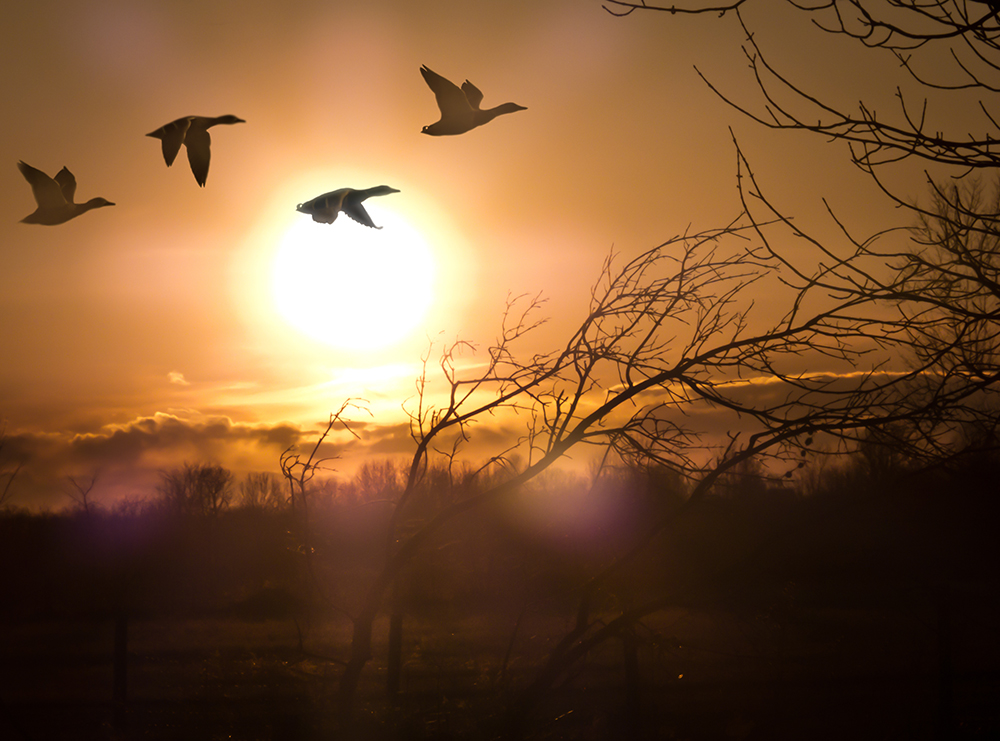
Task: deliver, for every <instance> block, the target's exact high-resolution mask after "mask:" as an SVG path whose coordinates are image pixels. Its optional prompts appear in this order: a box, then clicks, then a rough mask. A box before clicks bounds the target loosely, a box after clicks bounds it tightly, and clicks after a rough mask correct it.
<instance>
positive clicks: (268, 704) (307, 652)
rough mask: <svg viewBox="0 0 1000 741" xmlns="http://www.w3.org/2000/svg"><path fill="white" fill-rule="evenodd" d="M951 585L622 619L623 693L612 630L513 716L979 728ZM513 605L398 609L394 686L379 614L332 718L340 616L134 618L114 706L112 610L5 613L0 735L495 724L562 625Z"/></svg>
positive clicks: (430, 734)
mask: <svg viewBox="0 0 1000 741" xmlns="http://www.w3.org/2000/svg"><path fill="white" fill-rule="evenodd" d="M958 592H959V594H958V596H957V597H956V598H955V599H953V601H952V607H951V608H950V609H948V610H946V611H944V612H942V611H941V610H939V609H934V608H933V606H930V607H928V609H916V608H909V609H907V610H900V609H898V608H879V607H869V608H865V609H859V608H855V609H849V610H848V609H822V610H820V609H806V608H799V609H794V610H786V611H785V612H784V614H780V615H778V614H771V615H764V614H739V613H737V612H734V611H731V610H723V609H717V608H712V609H710V608H707V607H705V608H692V607H689V608H684V609H680V608H678V609H670V610H664V611H662V612H660V613H658V614H656V615H655V616H654V618H653V619H651V620H648V621H646V622H645V624H644V626H643V628H644V629H643V630H642V631H641V632H639V633H637V639H638V644H637V645H638V658H639V664H638V685H637V686H638V693H637V695H635V696H634V697H630V696H629V695H628V693H627V692H626V685H627V681H626V673H625V670H624V661H623V651H622V643H621V642H620V641H609V642H607V643H605V644H603V645H602V646H601V647H600V649H599V650H597V651H595V652H593V653H592V654H591V655H589V656H588V659H587V661H586V662H585V663H584V664H583V665H582V666H580V667H578V668H577V669H576V670H574V673H573V674H572V675H571V676H569V677H565V678H564V679H563V680H562V683H561V684H560V685H559V686H558V687H557V688H556V689H554V690H553V691H551V692H549V693H547V694H546V696H545V697H544V698H543V700H542V701H541V702H540V703H539V704H538V705H537V706H536V707H535V708H534V710H533V711H532V712H531V714H530V717H529V718H527V719H526V720H525V722H524V724H523V725H522V726H521V729H522V731H523V735H524V736H525V737H527V738H536V739H556V738H573V739H604V738H623V737H628V738H643V737H645V738H663V739H765V738H766V739H784V738H787V739H793V738H809V739H858V738H880V739H882V738H907V739H932V738H942V737H945V736H944V735H943V732H942V730H941V728H942V726H941V724H942V723H947V727H949V728H951V729H952V735H950V736H947V737H949V738H969V739H973V738H984V739H985V738H994V737H996V736H995V735H994V734H995V733H997V731H998V730H1000V711H998V710H997V708H996V705H997V698H998V697H1000V672H997V671H996V667H997V666H1000V662H998V658H1000V639H998V635H997V630H996V627H995V624H994V623H992V622H991V618H992V617H993V616H995V614H996V607H997V605H996V603H995V602H996V598H995V597H993V598H991V599H986V600H985V601H984V600H983V598H982V597H983V596H982V595H981V594H979V593H978V592H977V591H976V588H973V587H970V588H967V589H965V590H964V593H963V592H962V590H958ZM518 618H519V614H517V613H516V612H515V611H513V610H511V611H509V612H508V613H507V614H502V615H500V616H498V615H497V614H492V615H490V616H486V615H468V614H463V613H462V612H461V611H459V610H444V611H442V614H439V615H423V616H420V617H408V618H407V619H406V620H405V622H404V642H403V656H404V663H403V674H402V678H401V689H400V692H399V694H398V695H397V696H396V697H395V699H393V700H390V699H389V698H388V697H387V695H386V689H385V687H386V664H385V658H384V657H385V655H386V644H385V636H386V635H387V630H388V625H387V621H386V620H381V621H380V622H379V623H377V624H376V637H377V642H376V645H375V646H374V655H375V658H374V660H373V662H372V663H371V664H370V665H369V667H368V670H367V671H366V674H365V680H364V685H363V687H362V692H361V698H360V703H359V704H360V707H359V708H358V709H357V711H356V713H355V718H354V720H353V724H352V725H351V726H350V728H347V727H346V726H345V723H344V722H343V719H342V718H341V717H340V714H339V712H338V709H337V703H336V697H337V694H336V691H337V678H338V676H339V673H340V671H341V669H342V667H341V665H340V664H339V663H338V662H337V659H338V658H340V657H342V656H343V655H344V654H345V646H346V645H347V643H348V641H349V639H350V623H349V621H348V620H347V619H346V618H341V619H339V620H334V619H321V618H319V617H314V618H313V619H312V621H311V623H310V624H309V625H308V626H305V625H303V624H302V623H301V622H299V623H296V622H295V621H293V620H288V619H281V620H275V619H261V620H246V619H237V618H234V617H232V616H218V617H202V618H197V619H195V618H180V617H174V618H158V619H147V620H133V621H131V622H130V623H129V625H128V664H127V699H126V702H125V703H124V704H119V705H118V706H117V710H118V714H117V715H116V704H115V703H114V702H113V699H112V698H113V683H114V677H113V674H114V672H113V661H112V657H113V646H114V625H113V623H112V622H111V621H109V620H95V621H54V620H50V621H44V622H33V623H27V622H22V623H8V624H6V625H4V626H3V640H2V642H0V647H2V649H0V665H2V670H0V698H2V700H3V702H4V707H3V713H2V716H3V717H2V718H0V737H2V738H4V739H7V738H10V739H26V740H35V739H45V740H47V739H67V740H69V739H73V740H74V741H77V740H79V741H87V740H89V739H95V740H96V739H164V740H166V739H192V740H200V739H205V740H206V741H207V740H209V739H213V740H215V739H218V740H220V741H221V740H222V739H236V740H240V741H251V740H254V741H255V740H258V739H259V740H262V741H263V740H271V739H273V740H275V741H278V740H279V739H281V740H285V739H287V740H290V741H295V739H339V738H345V737H354V738H365V739H369V738H370V739H446V738H471V739H488V738H502V737H507V736H508V735H509V734H510V733H511V727H510V725H509V724H508V723H507V722H506V719H505V717H504V715H503V713H504V710H505V709H506V708H507V707H508V706H509V704H510V702H511V701H512V700H514V699H515V698H516V697H517V691H518V690H519V689H521V688H523V687H524V686H525V685H526V683H527V682H528V681H529V680H530V678H531V677H532V676H533V675H534V673H535V672H536V671H537V670H538V668H539V667H540V665H541V663H542V661H543V660H544V658H545V656H546V655H547V654H548V652H549V651H550V650H551V648H552V646H553V644H554V642H555V641H557V640H558V639H559V638H560V637H561V636H562V635H564V634H565V632H566V631H567V630H568V629H569V627H570V624H569V621H568V619H567V618H565V617H561V616H557V615H554V614H543V613H531V612H527V613H524V614H523V615H520V622H519V624H518ZM942 621H944V622H942ZM515 624H517V632H516V634H514V627H515ZM942 626H944V628H942ZM300 629H301V630H302V635H303V637H304V642H303V647H304V650H300V648H299V636H300ZM942 630H944V631H946V632H942ZM512 635H513V640H512ZM379 638H381V640H380V641H379V640H378V639H379ZM508 646H510V647H511V650H510V653H509V654H508Z"/></svg>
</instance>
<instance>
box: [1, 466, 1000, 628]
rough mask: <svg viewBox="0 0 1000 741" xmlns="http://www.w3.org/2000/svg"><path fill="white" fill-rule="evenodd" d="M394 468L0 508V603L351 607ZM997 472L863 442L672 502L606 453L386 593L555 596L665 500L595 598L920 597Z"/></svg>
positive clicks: (481, 605)
mask: <svg viewBox="0 0 1000 741" xmlns="http://www.w3.org/2000/svg"><path fill="white" fill-rule="evenodd" d="M468 474H469V472H468V471H465V472H464V474H463V473H461V472H459V473H456V472H455V471H451V470H448V469H444V468H440V469H435V470H433V471H431V472H429V475H428V476H427V478H426V480H425V485H424V486H425V491H424V492H423V498H422V500H421V501H423V502H424V504H423V506H415V507H413V508H411V509H410V510H409V511H408V516H407V517H408V519H407V520H405V521H403V522H397V523H396V526H397V527H398V528H401V530H402V532H404V533H405V532H406V531H407V530H412V529H413V528H419V527H420V525H421V522H422V521H423V520H424V518H426V517H429V516H430V515H431V514H432V513H433V512H434V511H436V510H437V509H438V508H439V507H441V506H442V505H443V504H446V503H447V502H448V501H453V500H455V499H458V498H463V497H473V496H475V495H476V493H477V491H478V490H479V489H478V488H479V487H483V486H486V485H488V483H489V482H484V480H483V477H482V476H479V477H472V476H471V475H468ZM494 475H496V476H499V475H502V474H500V473H497V474H494ZM402 476H403V471H402V467H401V466H400V465H399V464H397V463H396V462H394V461H388V460H386V461H377V462H370V463H368V464H366V465H365V466H363V467H362V468H361V469H360V470H359V472H358V473H357V475H356V476H354V477H353V478H352V479H350V480H347V481H336V480H327V481H325V482H322V483H318V484H317V485H315V486H313V487H311V488H310V489H309V495H308V497H307V499H306V500H305V501H299V502H298V503H297V504H296V506H291V504H290V502H289V499H288V498H287V497H286V495H285V489H284V488H283V486H282V482H281V480H280V479H278V478H277V477H272V476H270V475H267V474H256V475H252V476H251V477H249V478H248V479H246V480H244V481H242V482H239V483H238V484H237V483H236V482H235V481H234V478H233V476H232V474H230V473H229V472H228V471H226V470H225V469H222V468H221V467H218V466H213V465H209V464H189V465H185V466H183V467H180V468H178V469H174V470H171V471H167V472H164V474H163V477H162V485H161V487H160V489H159V491H158V493H157V496H155V497H153V498H151V499H150V500H149V501H146V502H136V501H129V502H124V503H121V504H119V505H118V506H117V507H115V508H113V509H111V510H107V509H102V508H99V507H95V506H93V505H92V504H91V503H90V502H89V501H84V499H78V501H77V506H76V507H75V508H73V509H70V510H67V511H64V512H61V513H43V514H38V513H30V512H27V511H23V510H18V509H14V508H7V509H6V510H4V511H3V512H2V514H0V566H2V568H0V618H2V619H44V618H63V617H72V616H84V615H90V616H100V615H109V614H111V613H114V612H118V611H122V610H124V611H126V612H127V613H129V614H130V615H133V616H136V617H141V616H143V615H149V616H153V615H166V614H177V615H192V614H220V613H229V614H232V615H234V616H239V617H243V618H247V619H263V618H268V617H273V618H281V617H295V616H296V615H298V614H302V613H304V612H307V611H314V610H337V611H342V612H346V613H347V614H350V613H351V611H352V608H353V607H354V606H355V602H356V600H357V599H359V595H361V594H363V593H364V589H365V584H366V583H367V581H368V580H370V579H371V577H372V575H373V574H374V573H376V572H377V570H378V568H379V567H380V564H381V559H382V558H383V557H384V553H385V548H386V542H385V539H386V537H387V535H386V534H387V532H388V525H389V519H390V517H391V516H392V512H393V507H392V503H393V502H394V501H395V498H396V497H398V495H399V492H400V490H401V486H402ZM997 480H1000V456H997V455H996V454H995V453H994V452H989V451H987V452H983V453H980V454H977V455H974V456H969V457H967V458H965V459H963V460H962V461H961V463H960V465H955V466H944V465H938V466H935V467H932V468H929V469H928V468H924V467H918V466H917V465H916V463H914V462H913V461H910V460H908V459H907V458H906V457H905V456H903V455H899V454H895V453H894V454H892V455H889V454H887V453H885V452H884V451H881V452H873V451H872V450H871V449H869V450H867V451H862V452H859V453H857V454H855V455H853V456H852V457H850V458H848V459H847V460H846V461H845V462H844V463H842V464H841V465H837V466H831V467H828V468H827V469H826V470H824V471H822V472H821V473H818V474H815V475H811V476H804V477H802V478H801V479H800V480H799V481H798V482H797V483H792V482H791V481H784V482H781V483H779V482H775V481H774V480H772V479H769V478H768V477H766V476H763V475H762V473H761V471H760V470H759V469H758V468H757V467H756V466H755V465H746V466H744V467H743V468H742V469H740V470H739V471H737V472H734V473H730V474H727V475H726V476H725V477H723V478H722V479H721V480H720V481H719V482H718V484H717V485H716V487H715V490H714V492H713V493H712V495H711V496H709V497H706V498H704V499H703V500H701V501H699V502H698V503H697V504H696V505H695V506H691V507H684V506H683V505H684V503H685V502H686V499H687V494H686V487H685V485H684V483H683V482H682V480H681V479H680V478H679V477H678V476H677V475H676V474H674V473H672V472H669V471H656V470H654V471H637V470H631V469H609V470H606V471H604V472H603V473H602V475H601V476H599V477H597V479H596V481H595V480H593V478H592V477H591V478H588V477H585V476H575V475H569V474H553V475H547V476H543V477H540V478H539V479H538V480H536V481H535V482H534V483H533V484H532V485H531V487H530V488H528V489H525V490H522V491H520V492H518V493H516V494H515V495H513V496H512V497H510V498H508V499H506V500H503V501H502V502H499V503H496V504H493V505H490V506H489V507H485V508H480V509H477V510H473V511H472V512H471V513H470V514H467V515H464V516H461V517H459V518H457V519H456V520H455V521H454V522H452V523H450V524H449V525H448V526H446V527H445V528H443V529H442V530H440V531H439V532H438V533H437V534H436V535H435V536H434V538H433V540H432V541H431V542H430V543H429V544H428V545H427V546H426V547H425V548H423V549H422V551H421V552H420V554H419V555H418V557H416V558H414V559H413V562H412V563H411V565H410V566H409V567H408V569H407V570H406V572H405V574H404V578H403V579H401V580H400V584H399V585H398V589H397V592H396V595H397V598H398V599H400V600H402V603H403V604H405V605H406V607H407V610H408V611H419V610H421V609H425V608H426V609H434V610H441V609H456V610H459V609H461V610H473V609H486V610H490V609H499V608H502V609H505V610H506V609H519V608H520V607H523V606H524V605H528V604H533V605H542V606H544V605H546V604H551V606H553V607H556V606H558V607H560V608H565V607H567V606H568V605H571V604H572V596H571V595H572V594H573V593H574V590H575V589H576V588H577V587H579V586H580V585H581V584H582V583H584V582H585V581H586V580H587V579H588V578H589V577H590V576H591V575H592V574H594V573H596V572H597V571H598V570H600V569H602V568H604V567H605V566H607V564H609V563H612V562H613V561H614V559H615V558H616V557H620V556H621V555H623V554H625V553H627V552H628V551H629V549H630V548H632V547H633V546H634V545H635V543H637V542H639V541H640V540H641V538H642V536H643V532H644V525H645V524H646V523H648V522H651V521H652V520H654V519H656V518H658V517H660V516H661V515H663V514H664V513H668V512H670V511H671V510H677V511H678V513H679V514H678V516H677V518H676V521H675V522H674V523H673V524H672V525H671V526H670V527H668V528H666V529H664V530H663V531H662V532H660V533H659V534H658V535H657V536H656V537H655V538H653V539H652V540H651V541H650V542H649V543H648V544H647V545H645V546H644V547H643V548H642V549H641V550H640V551H639V552H638V554H637V555H635V556H633V557H630V561H629V563H628V565H627V567H626V568H622V569H620V570H619V573H617V574H616V575H615V577H614V578H613V579H611V580H609V581H608V587H607V589H606V590H605V593H606V595H607V598H608V599H609V600H615V601H616V603H621V602H622V601H629V600H640V599H648V598H650V596H655V595H666V596H667V597H668V598H669V599H671V600H675V601H676V603H677V604H679V605H680V604H695V603H702V604H711V603H725V604H726V605H729V606H735V605H743V606H746V607H748V608H753V609H769V606H773V605H774V604H776V603H778V602H780V601H781V600H785V599H789V598H790V597H789V594H790V593H791V592H794V598H795V599H796V600H800V601H801V600H805V601H813V602H816V603H817V604H818V603H823V602H836V603H844V602H845V601H846V602H850V603H864V604H871V603H873V602H877V603H883V602H890V603H892V602H906V601H908V600H911V599H914V600H923V599H925V598H926V595H927V594H928V593H929V592H928V590H931V591H932V590H933V589H935V588H936V585H939V584H941V583H945V582H955V581H964V580H979V579H982V578H986V579H992V578H994V574H993V572H994V570H995V564H996V563H997V562H998V560H1000V559H998V558H997V556H998V553H997V545H996V543H997V542H998V540H997V538H996V533H995V527H996V523H997V515H998V513H1000V500H998V498H997V496H996V481H997Z"/></svg>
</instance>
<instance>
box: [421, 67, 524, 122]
mask: <svg viewBox="0 0 1000 741" xmlns="http://www.w3.org/2000/svg"><path fill="white" fill-rule="evenodd" d="M420 74H422V75H423V76H424V80H425V81H426V82H427V85H428V86H429V87H430V89H431V90H433V91H434V97H435V98H437V104H438V108H439V109H440V110H441V120H440V121H437V122H436V123H432V124H430V125H429V126H424V127H423V128H422V129H421V130H420V133H421V134H430V135H431V136H451V135H454V134H464V133H465V132H466V131H471V130H472V129H474V128H476V127H477V126H482V125H483V124H485V123H489V122H490V121H492V120H493V119H494V118H496V117H497V116H501V115H503V114H504V113H514V112H515V111H526V110H528V109H527V108H525V107H524V106H521V105H517V103H504V104H503V105H498V106H497V107H496V108H487V109H485V110H483V109H482V108H480V107H479V104H480V103H482V102H483V94H482V92H480V90H479V88H477V87H476V86H475V85H473V84H472V83H471V82H469V81H468V80H466V81H465V82H463V83H462V87H459V86H458V85H456V84H455V83H453V82H451V81H450V80H447V79H445V78H444V77H442V76H441V75H439V74H438V73H437V72H434V71H433V70H432V69H430V68H428V67H427V65H424V66H422V67H421V68H420Z"/></svg>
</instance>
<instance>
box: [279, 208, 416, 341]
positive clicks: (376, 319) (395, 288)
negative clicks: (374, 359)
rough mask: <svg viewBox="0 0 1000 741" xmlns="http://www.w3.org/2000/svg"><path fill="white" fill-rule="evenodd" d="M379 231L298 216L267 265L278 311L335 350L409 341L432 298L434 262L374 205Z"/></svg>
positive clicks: (400, 223) (392, 216)
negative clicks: (314, 220) (270, 270)
mask: <svg viewBox="0 0 1000 741" xmlns="http://www.w3.org/2000/svg"><path fill="white" fill-rule="evenodd" d="M371 210H372V212H373V218H374V219H375V220H376V222H377V223H378V224H379V225H380V226H382V227H383V228H382V229H377V230H376V229H370V228H367V227H364V226H361V225H359V224H356V223H354V222H352V221H351V220H350V219H348V218H347V217H343V218H341V219H338V221H337V223H335V224H332V225H328V224H317V223H315V222H313V221H312V220H310V219H307V218H305V217H303V218H302V219H300V220H297V221H296V222H295V223H293V224H292V225H291V226H290V227H289V228H288V230H287V231H286V232H285V234H284V237H283V238H282V240H281V244H280V246H279V247H278V249H277V252H276V254H275V257H274V262H273V265H272V273H271V276H272V281H273V283H272V286H273V291H274V299H275V304H276V306H277V309H278V312H279V314H280V315H281V316H282V317H283V318H284V319H285V320H286V321H287V322H288V323H289V324H291V325H292V326H293V327H295V328H296V329H298V330H299V331H301V332H303V333H304V334H307V335H309V336H310V337H312V338H313V339H317V340H320V341H322V342H325V343H327V344H330V345H332V346H335V347H340V348H345V349H352V350H365V349H375V348H380V347H385V346H387V345H391V344H392V343H394V342H397V341H399V340H401V339H403V338H404V337H406V336H407V335H408V334H409V333H410V332H411V331H412V330H413V329H414V328H416V327H417V326H418V325H419V324H420V322H421V320H422V319H423V317H424V315H425V313H426V311H427V309H428V307H429V306H430V303H431V300H432V298H433V282H434V273H435V270H434V260H433V257H432V255H431V251H430V249H429V248H428V246H427V243H426V241H425V240H424V238H423V237H422V236H421V235H420V233H419V232H418V231H417V230H416V229H414V228H413V227H412V226H411V225H410V224H409V223H407V222H406V220H405V219H403V218H402V217H401V216H399V215H398V214H396V213H394V212H392V211H391V210H386V209H385V208H378V207H372V209H371Z"/></svg>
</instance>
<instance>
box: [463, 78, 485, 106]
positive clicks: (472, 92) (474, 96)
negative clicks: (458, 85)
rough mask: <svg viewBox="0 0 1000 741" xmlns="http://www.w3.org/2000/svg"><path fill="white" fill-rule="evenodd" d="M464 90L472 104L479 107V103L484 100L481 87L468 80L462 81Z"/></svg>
mask: <svg viewBox="0 0 1000 741" xmlns="http://www.w3.org/2000/svg"><path fill="white" fill-rule="evenodd" d="M462 92H463V93H465V98H466V100H468V101H469V105H470V106H472V107H473V108H479V104H480V103H482V102H483V93H482V92H481V91H480V90H479V88H477V87H476V86H475V85H473V84H472V83H471V82H469V81H468V80H466V81H465V82H463V83H462Z"/></svg>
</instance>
